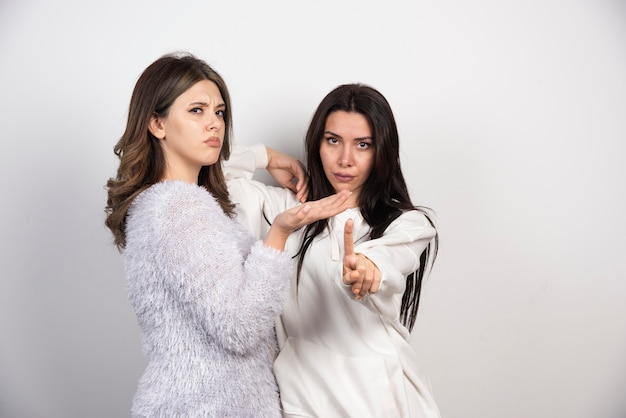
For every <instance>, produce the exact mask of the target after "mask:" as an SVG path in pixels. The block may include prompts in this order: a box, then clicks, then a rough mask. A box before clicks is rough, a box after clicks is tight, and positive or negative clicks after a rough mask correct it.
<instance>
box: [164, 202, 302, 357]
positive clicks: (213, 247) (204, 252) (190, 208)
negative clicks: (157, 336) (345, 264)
mask: <svg viewBox="0 0 626 418" xmlns="http://www.w3.org/2000/svg"><path fill="white" fill-rule="evenodd" d="M203 195H205V196H203ZM170 200H171V201H170V202H169V203H168V204H167V205H166V206H165V208H164V209H163V210H161V211H159V212H156V213H155V216H154V218H155V219H154V222H155V224H157V225H162V227H161V231H160V232H159V236H158V239H157V240H155V241H158V245H157V246H156V247H155V248H156V253H155V254H154V258H155V260H156V261H157V262H158V263H160V264H161V265H162V267H161V269H162V271H164V272H168V274H167V275H166V276H164V277H167V283H166V286H167V288H168V292H169V293H171V294H172V295H174V296H175V298H176V300H177V303H178V304H179V306H180V307H181V309H183V310H185V312H186V314H187V315H189V316H190V317H192V318H193V320H194V322H196V323H197V324H198V326H199V327H201V328H202V329H203V330H204V332H205V333H206V335H207V338H211V339H214V340H215V342H216V343H217V344H219V345H221V346H222V347H224V348H225V349H227V350H229V351H232V352H237V353H242V354H243V353H246V352H248V351H249V350H254V349H257V345H258V344H259V342H260V341H262V340H263V339H265V338H267V337H268V335H270V334H271V332H272V330H273V326H274V321H275V319H276V317H277V315H278V314H279V313H280V311H281V307H282V303H283V300H284V295H285V290H286V289H287V287H288V285H289V280H290V273H291V268H292V261H291V260H290V258H289V257H288V256H287V255H286V254H283V253H281V252H279V251H277V250H275V249H273V248H268V247H267V246H265V245H263V243H262V242H260V241H257V242H254V240H253V239H252V237H251V236H249V235H248V234H247V233H245V231H244V230H243V229H242V228H241V227H239V226H237V224H236V223H235V222H233V221H232V220H230V219H228V218H227V217H226V216H225V215H224V214H223V212H222V211H221V208H219V206H218V205H217V203H216V202H215V201H214V200H213V199H212V198H211V197H210V196H209V194H208V193H206V192H205V191H203V190H201V191H196V193H191V194H190V193H182V194H181V193H176V194H172V195H171V196H170ZM170 272H171V274H169V273H170Z"/></svg>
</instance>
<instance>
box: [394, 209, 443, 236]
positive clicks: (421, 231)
mask: <svg viewBox="0 0 626 418" xmlns="http://www.w3.org/2000/svg"><path fill="white" fill-rule="evenodd" d="M393 232H405V233H407V234H410V235H413V236H415V237H416V238H417V237H419V238H429V237H434V236H435V235H436V234H437V228H436V224H435V219H434V215H433V214H432V213H430V212H427V211H425V210H423V209H420V208H418V209H413V210H407V211H405V212H404V213H402V215H400V216H398V218H396V219H395V220H394V221H393V222H392V223H391V225H389V227H387V230H386V231H385V234H383V235H387V234H388V233H393Z"/></svg>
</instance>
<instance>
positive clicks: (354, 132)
mask: <svg viewBox="0 0 626 418" xmlns="http://www.w3.org/2000/svg"><path fill="white" fill-rule="evenodd" d="M325 130H326V131H331V132H333V133H336V134H339V135H342V136H343V135H346V136H352V137H357V138H362V137H370V136H372V130H371V128H370V124H369V121H368V120H367V118H366V117H365V116H364V115H363V114H361V113H357V112H346V111H344V110H337V111H334V112H332V113H330V114H329V115H328V117H327V118H326V127H325Z"/></svg>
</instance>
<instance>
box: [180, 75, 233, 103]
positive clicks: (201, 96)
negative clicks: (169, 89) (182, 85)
mask: <svg viewBox="0 0 626 418" xmlns="http://www.w3.org/2000/svg"><path fill="white" fill-rule="evenodd" d="M176 100H177V101H179V100H180V101H182V102H188V101H191V102H205V103H212V104H213V105H217V104H222V103H223V102H224V100H223V99H222V93H221V92H220V89H219V88H218V87H217V84H215V83H214V82H212V81H211V80H200V81H198V82H197V83H195V84H194V85H192V86H191V87H189V88H188V89H187V90H185V92H184V93H183V94H181V95H180V96H178V99H176Z"/></svg>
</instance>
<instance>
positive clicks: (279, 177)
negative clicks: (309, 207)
mask: <svg viewBox="0 0 626 418" xmlns="http://www.w3.org/2000/svg"><path fill="white" fill-rule="evenodd" d="M265 149H266V152H267V171H268V172H269V173H270V175H271V176H272V177H273V178H274V180H276V182H277V183H278V184H280V185H281V186H283V187H286V188H288V189H290V190H291V191H293V192H294V193H295V194H296V198H297V199H298V200H299V201H300V202H303V203H304V202H305V201H306V198H307V196H308V193H309V183H308V176H307V174H306V170H305V169H304V166H303V165H302V163H301V162H300V161H299V160H297V159H296V158H294V157H292V156H290V155H287V154H284V153H282V152H279V151H276V150H275V149H273V148H269V147H265Z"/></svg>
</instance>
